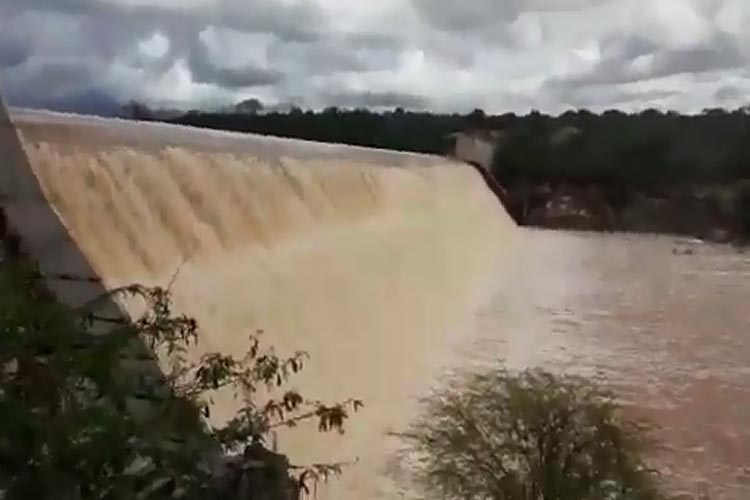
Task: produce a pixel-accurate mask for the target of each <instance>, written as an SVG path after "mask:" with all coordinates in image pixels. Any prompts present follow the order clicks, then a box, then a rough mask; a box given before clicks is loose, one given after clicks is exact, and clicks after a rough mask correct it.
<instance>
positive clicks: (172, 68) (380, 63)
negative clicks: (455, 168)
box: [0, 0, 750, 112]
mask: <svg viewBox="0 0 750 500" xmlns="http://www.w3.org/2000/svg"><path fill="white" fill-rule="evenodd" d="M748 26H750V0H371V1H357V0H0V88H2V92H3V93H4V95H5V98H6V99H7V100H8V101H10V102H11V103H12V104H16V105H26V106H45V105H46V106H56V107H66V106H67V107H73V108H86V107H87V106H89V107H90V106H98V105H101V106H104V105H107V104H108V103H110V104H111V103H114V102H122V101H124V100H127V99H130V98H136V99H140V100H144V101H146V102H149V103H152V104H157V105H165V106H180V107H186V108H189V107H201V106H202V107H205V106H213V105H219V104H227V103H231V102H237V101H240V100H243V99H247V98H251V97H257V98H259V99H261V100H262V101H263V102H266V103H270V104H273V103H294V104H296V105H299V106H302V107H313V108H320V107H324V106H329V105H336V106H341V107H352V106H366V107H370V108H383V107H385V108H392V107H396V106H403V107H407V108H427V109H433V110H440V111H464V110H470V109H472V108H474V107H482V108H484V109H485V110H487V111H488V112H503V111H516V112H523V111H528V110H530V109H541V110H544V111H549V112H559V111H563V110H565V109H568V108H581V107H586V108H591V109H595V110H601V109H603V108H608V107H617V108H621V109H626V110H633V109H642V108H647V107H658V108H669V109H676V110H682V111H698V110H700V109H703V108H705V107H713V106H723V107H732V108H733V107H737V106H740V105H744V104H748V103H750V29H747V27H748ZM92 103H93V104H92Z"/></svg>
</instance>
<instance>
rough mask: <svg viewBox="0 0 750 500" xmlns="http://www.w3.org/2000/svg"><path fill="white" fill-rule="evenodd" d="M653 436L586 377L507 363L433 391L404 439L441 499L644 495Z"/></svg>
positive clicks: (651, 483) (637, 499) (648, 494)
mask: <svg viewBox="0 0 750 500" xmlns="http://www.w3.org/2000/svg"><path fill="white" fill-rule="evenodd" d="M647 435H648V434H647V432H646V429H645V427H644V426H643V425H642V424H639V423H637V422H633V421H628V420H626V419H624V418H623V417H622V414H621V412H620V409H619V408H618V406H617V405H616V403H615V401H614V398H613V396H612V395H610V394H608V393H606V392H604V391H601V390H599V389H597V388H596V387H595V386H594V385H592V384H590V383H588V382H586V381H584V380H582V379H578V378H573V377H555V376H553V375H551V374H549V373H545V372H543V371H537V370H532V371H525V372H522V373H520V374H514V373H511V372H509V371H506V370H505V369H502V368H500V369H494V370H491V371H489V372H475V373H470V374H468V375H463V376H460V377H456V378H455V379H454V380H452V381H451V382H450V383H449V384H447V386H446V387H444V388H443V389H440V390H438V391H437V392H435V393H434V394H433V395H432V396H430V397H429V398H427V400H426V401H425V412H424V414H423V416H422V417H421V418H420V419H418V420H417V421H416V422H415V423H414V424H413V425H412V426H411V428H410V429H409V432H408V433H406V435H405V438H406V441H407V443H408V450H409V451H410V452H411V453H412V454H413V455H412V458H413V459H414V461H415V464H416V469H417V474H418V477H419V478H421V480H422V483H423V485H424V486H425V487H426V489H427V490H428V491H429V492H430V493H431V494H432V496H433V497H434V498H444V499H462V500H463V499H490V498H491V499H502V500H601V499H612V500H616V499H622V500H626V499H627V500H646V499H656V498H660V497H659V493H658V491H657V488H656V486H655V480H654V477H653V475H652V473H651V472H649V470H648V469H647V467H646V465H645V463H644V459H643V456H642V454H643V452H644V450H645V449H646V445H647V444H648V439H647Z"/></svg>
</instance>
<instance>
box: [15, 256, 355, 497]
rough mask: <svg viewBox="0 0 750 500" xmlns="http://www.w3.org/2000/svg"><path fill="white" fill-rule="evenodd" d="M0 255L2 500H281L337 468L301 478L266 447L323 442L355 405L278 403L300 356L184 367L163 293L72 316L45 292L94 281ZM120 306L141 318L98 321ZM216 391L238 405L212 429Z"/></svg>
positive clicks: (180, 331) (177, 329)
mask: <svg viewBox="0 0 750 500" xmlns="http://www.w3.org/2000/svg"><path fill="white" fill-rule="evenodd" d="M7 253H8V252H7V251H6V255H5V258H4V259H3V261H2V263H0V498H2V499H4V500H14V499H29V498H35V499H63V500H79V499H113V500H115V499H123V500H125V499H128V500H129V499H134V498H141V499H152V498H153V499H162V498H186V499H193V498H196V499H197V498H214V497H215V498H227V499H239V498H242V499H252V500H260V499H263V500H277V499H278V500H281V499H283V500H288V499H291V498H293V497H294V496H295V495H296V494H297V493H298V492H299V490H300V489H304V488H306V484H307V482H308V481H310V480H315V479H316V477H317V476H319V475H325V474H329V473H335V472H338V471H339V469H340V465H339V464H329V465H315V466H311V467H304V466H302V467H299V468H297V467H295V466H293V465H291V464H289V462H288V460H287V458H286V457H285V456H283V455H279V454H276V453H273V452H271V451H269V450H267V449H266V448H265V446H264V443H265V441H266V438H267V436H268V434H269V433H270V432H271V431H272V430H273V429H277V428H279V427H284V426H295V425H298V424H299V423H301V422H303V421H306V420H314V421H316V422H317V425H318V429H319V430H320V431H321V432H331V431H334V432H343V426H344V423H345V421H346V419H347V418H348V416H349V412H350V411H351V410H352V409H354V410H356V409H357V408H358V407H359V406H360V405H361V402H359V401H356V400H350V401H345V402H342V403H339V404H333V405H330V406H328V405H325V404H323V403H321V402H318V401H315V400H308V399H305V398H304V397H303V396H302V395H301V394H299V393H297V392H296V391H293V390H286V389H285V385H286V382H287V381H288V380H289V378H290V377H293V376H294V375H295V374H297V373H299V372H300V370H302V368H303V362H304V361H305V359H306V355H305V354H304V353H295V354H293V355H292V356H290V357H281V356H277V355H276V354H275V353H274V351H273V349H269V348H264V347H263V345H262V342H261V341H262V335H261V332H253V333H251V334H250V335H249V344H248V346H249V347H248V351H247V352H246V353H245V354H244V355H242V356H239V357H234V356H229V355H224V354H220V353H209V354H206V355H204V356H202V357H201V358H200V359H197V360H189V359H188V357H187V347H188V346H189V345H191V344H192V343H194V342H195V340H196V339H197V336H198V334H199V328H198V324H197V323H196V322H195V320H194V319H192V318H190V317H188V316H184V315H177V314H174V313H173V311H172V303H171V296H170V293H169V290H168V289H165V288H159V287H156V288H149V287H143V286H140V285H133V286H127V287H123V288H120V289H117V290H113V291H111V292H108V293H106V294H105V295H104V296H102V297H100V298H99V299H97V300H95V301H92V302H91V303H90V304H88V305H86V306H85V307H82V308H80V309H71V308H69V307H67V306H65V305H63V304H61V303H59V302H58V301H57V300H55V298H54V296H53V295H52V294H51V293H49V292H48V291H47V290H46V288H45V287H44V283H45V279H46V278H52V279H63V280H73V281H76V280H90V278H84V277H74V276H67V275H65V276H52V277H50V276H43V275H42V273H41V272H40V271H39V269H38V267H37V266H36V265H35V264H34V263H33V262H31V261H29V260H27V259H22V258H21V259H11V258H9V257H8V255H7ZM117 296H128V297H130V298H135V299H140V300H141V301H142V302H143V306H144V307H143V310H144V311H145V312H144V314H143V315H142V316H141V317H139V318H134V319H132V320H130V319H126V318H121V317H108V316H103V315H102V313H101V311H100V307H99V305H101V304H102V303H104V302H107V301H110V300H111V299H112V298H113V297H117ZM105 325H109V326H108V327H107V328H105V329H104V330H105V331H103V328H102V327H103V326H105ZM157 358H158V359H160V360H162V363H161V366H166V367H168V369H167V370H166V371H162V370H160V369H159V366H160V365H159V364H158V363H157V361H156V360H157ZM221 391H229V392H230V393H232V394H234V396H235V397H236V398H237V400H238V401H239V402H240V403H241V404H240V409H239V411H238V412H237V413H236V415H235V417H234V418H232V419H231V420H230V421H229V422H226V423H221V424H217V423H215V422H212V421H211V420H210V416H211V409H212V406H213V403H212V401H213V397H214V396H215V395H216V394H217V393H220V392H221ZM261 392H262V393H264V394H268V396H265V397H260V396H259V394H260V393H261ZM295 470H296V471H297V473H298V474H297V475H295V474H296V473H295Z"/></svg>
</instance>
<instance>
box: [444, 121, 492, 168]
mask: <svg viewBox="0 0 750 500" xmlns="http://www.w3.org/2000/svg"><path fill="white" fill-rule="evenodd" d="M449 137H450V138H451V139H453V141H454V142H453V145H452V148H451V152H450V156H452V157H453V158H456V159H457V160H461V161H465V162H467V163H471V164H473V165H478V166H480V167H482V169H484V170H485V171H487V172H489V171H490V170H492V163H493V160H494V158H495V152H496V150H497V145H498V141H499V139H500V137H501V132H500V131H494V130H493V131H487V130H467V131H462V132H455V133H453V134H450V136H449Z"/></svg>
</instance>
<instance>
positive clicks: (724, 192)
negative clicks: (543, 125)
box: [504, 181, 750, 244]
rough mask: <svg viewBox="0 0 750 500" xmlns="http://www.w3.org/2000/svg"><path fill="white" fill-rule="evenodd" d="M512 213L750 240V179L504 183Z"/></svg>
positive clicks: (550, 224)
mask: <svg viewBox="0 0 750 500" xmlns="http://www.w3.org/2000/svg"><path fill="white" fill-rule="evenodd" d="M504 188H505V196H504V198H505V200H504V201H505V204H506V208H507V210H508V212H509V213H510V214H511V215H512V216H513V218H514V219H515V220H516V222H518V224H520V225H522V226H532V227H543V228H549V229H574V230H586V231H602V232H610V231H628V232H636V233H663V234H674V235H680V236H690V237H695V238H700V239H703V240H707V241H712V242H720V243H738V244H740V243H744V244H747V243H748V242H749V241H750V182H747V181H744V182H736V183H733V184H731V185H730V184H724V185H720V184H712V185H701V186H698V185H690V186H687V185H682V186H673V187H666V188H653V189H639V188H634V187H621V186H605V185H600V184H593V183H591V184H573V183H565V182H558V183H552V182H537V183H531V182H528V181H517V182H513V183H509V184H504Z"/></svg>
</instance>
